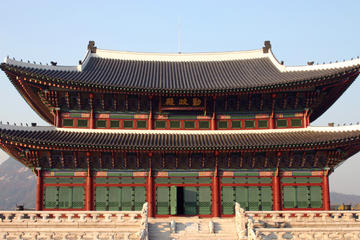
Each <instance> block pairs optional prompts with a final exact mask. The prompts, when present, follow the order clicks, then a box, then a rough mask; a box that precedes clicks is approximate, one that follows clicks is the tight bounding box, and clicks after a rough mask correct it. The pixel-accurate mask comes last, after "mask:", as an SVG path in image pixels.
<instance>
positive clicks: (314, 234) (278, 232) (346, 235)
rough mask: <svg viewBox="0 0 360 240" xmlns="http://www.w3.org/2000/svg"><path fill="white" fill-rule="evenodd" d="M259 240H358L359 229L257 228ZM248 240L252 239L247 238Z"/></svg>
mask: <svg viewBox="0 0 360 240" xmlns="http://www.w3.org/2000/svg"><path fill="white" fill-rule="evenodd" d="M257 231H258V232H259V237H260V239H277V240H285V239H286V240H288V239H294V240H299V239H301V240H308V239H324V240H330V239H346V240H358V239H360V228H333V229H329V228H308V227H307V228H290V229H286V228H280V229H279V228H259V229H257ZM248 239H249V240H250V239H251V240H252V239H253V238H248Z"/></svg>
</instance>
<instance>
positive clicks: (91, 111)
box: [89, 93, 95, 129]
mask: <svg viewBox="0 0 360 240" xmlns="http://www.w3.org/2000/svg"><path fill="white" fill-rule="evenodd" d="M89 104H90V119H89V128H91V129H93V128H95V127H94V126H95V121H94V94H92V93H90V94H89Z"/></svg>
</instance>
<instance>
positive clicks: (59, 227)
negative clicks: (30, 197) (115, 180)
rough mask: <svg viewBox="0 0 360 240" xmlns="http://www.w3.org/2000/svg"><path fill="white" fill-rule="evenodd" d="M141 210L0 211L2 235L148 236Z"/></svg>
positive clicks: (39, 239) (143, 239)
mask: <svg viewBox="0 0 360 240" xmlns="http://www.w3.org/2000/svg"><path fill="white" fill-rule="evenodd" d="M147 207H148V206H147V203H145V204H144V206H143V209H142V211H76V212H75V211H1V212H0V239H7V240H12V239H22V240H28V239H29V240H30V239H37V240H43V239H44V240H45V239H54V240H55V239H56V240H58V239H69V240H72V239H83V240H88V239H101V240H103V239H116V240H117V239H129V240H132V239H141V240H147V239H148V217H147V216H148V215H147V213H148V210H147Z"/></svg>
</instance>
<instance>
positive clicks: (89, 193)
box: [85, 152, 94, 211]
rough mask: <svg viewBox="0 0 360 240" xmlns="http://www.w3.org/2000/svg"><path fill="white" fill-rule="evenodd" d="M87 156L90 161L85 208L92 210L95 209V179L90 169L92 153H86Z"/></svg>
mask: <svg viewBox="0 0 360 240" xmlns="http://www.w3.org/2000/svg"><path fill="white" fill-rule="evenodd" d="M86 158H87V162H88V173H87V177H86V186H85V210H86V211H91V210H93V200H94V197H93V195H94V194H93V179H92V174H91V170H90V153H89V152H87V153H86Z"/></svg>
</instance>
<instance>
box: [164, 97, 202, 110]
mask: <svg viewBox="0 0 360 240" xmlns="http://www.w3.org/2000/svg"><path fill="white" fill-rule="evenodd" d="M162 107H164V108H166V107H175V108H176V107H181V108H184V107H204V101H203V99H202V98H200V97H165V98H163V99H162Z"/></svg>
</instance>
